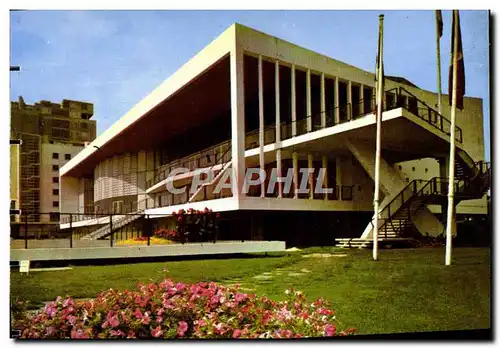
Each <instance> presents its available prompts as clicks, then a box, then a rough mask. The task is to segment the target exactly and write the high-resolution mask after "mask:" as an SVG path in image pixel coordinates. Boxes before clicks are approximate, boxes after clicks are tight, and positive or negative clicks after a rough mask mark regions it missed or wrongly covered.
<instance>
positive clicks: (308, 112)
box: [306, 69, 312, 132]
mask: <svg viewBox="0 0 500 348" xmlns="http://www.w3.org/2000/svg"><path fill="white" fill-rule="evenodd" d="M311 109H312V108H311V69H307V73H306V123H307V131H308V132H310V131H312V111H311Z"/></svg>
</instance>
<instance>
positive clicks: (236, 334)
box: [233, 329, 241, 338]
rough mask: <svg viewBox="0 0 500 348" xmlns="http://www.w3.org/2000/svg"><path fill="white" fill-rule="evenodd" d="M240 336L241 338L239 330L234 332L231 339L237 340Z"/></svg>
mask: <svg viewBox="0 0 500 348" xmlns="http://www.w3.org/2000/svg"><path fill="white" fill-rule="evenodd" d="M240 336H241V330H239V329H236V330H234V332H233V338H238V337H240Z"/></svg>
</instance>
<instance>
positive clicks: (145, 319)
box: [141, 312, 151, 325]
mask: <svg viewBox="0 0 500 348" xmlns="http://www.w3.org/2000/svg"><path fill="white" fill-rule="evenodd" d="M150 321H151V318H150V317H149V313H148V312H146V313H145V314H144V315H143V317H142V320H141V323H143V324H144V325H148V324H149V322H150Z"/></svg>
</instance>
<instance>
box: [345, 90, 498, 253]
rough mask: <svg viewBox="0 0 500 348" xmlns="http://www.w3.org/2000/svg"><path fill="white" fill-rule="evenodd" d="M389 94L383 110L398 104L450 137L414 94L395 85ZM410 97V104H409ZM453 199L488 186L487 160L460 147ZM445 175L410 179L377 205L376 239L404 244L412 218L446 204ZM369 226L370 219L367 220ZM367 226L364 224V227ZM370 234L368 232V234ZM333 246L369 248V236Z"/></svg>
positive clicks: (437, 116) (478, 192)
mask: <svg viewBox="0 0 500 348" xmlns="http://www.w3.org/2000/svg"><path fill="white" fill-rule="evenodd" d="M391 93H392V94H393V95H394V98H393V102H391V103H389V102H388V100H386V105H385V110H390V109H393V108H394V107H402V108H405V109H406V110H408V111H409V112H411V113H413V114H414V115H416V116H418V117H419V118H421V119H423V120H425V121H427V122H428V123H429V124H431V125H432V126H434V127H435V128H436V129H438V130H440V131H441V132H443V133H445V134H447V135H448V136H451V134H450V133H449V131H448V129H449V128H448V125H449V121H448V120H447V119H445V118H444V117H443V116H442V115H440V114H439V113H438V112H437V111H435V110H434V109H432V108H431V107H429V106H428V105H427V104H425V103H424V102H422V101H421V100H419V99H418V98H417V97H416V96H414V95H413V94H411V93H410V92H408V91H406V90H405V89H404V88H402V87H399V88H396V89H392V90H389V91H386V95H387V94H391ZM410 100H412V101H413V103H414V105H413V106H412V105H410V102H409V101H410ZM456 130H457V133H456V134H455V135H454V136H455V137H457V140H458V141H459V142H460V143H461V142H462V130H461V129H460V128H456ZM454 165H455V181H454V184H455V199H454V203H455V204H458V203H460V202H461V201H462V200H469V199H479V198H481V197H483V196H484V194H485V193H486V192H487V191H488V189H489V188H490V187H491V167H490V165H489V163H487V162H484V161H481V162H474V160H473V159H472V158H471V157H470V156H469V155H468V154H467V152H465V151H464V150H462V149H460V148H456V157H455V163H454ZM448 184H449V180H448V178H440V177H435V178H433V179H431V180H413V181H412V182H410V183H409V184H408V185H407V186H406V187H404V188H403V189H402V190H401V191H400V192H399V193H398V194H397V195H396V196H395V197H394V198H393V199H392V200H391V201H390V202H389V203H387V204H385V205H384V206H382V207H381V210H380V215H379V216H380V218H379V222H380V224H379V228H378V237H379V238H378V241H379V243H380V244H381V245H384V244H387V243H390V244H391V245H392V244H394V243H405V242H408V241H410V240H411V239H412V238H413V237H414V236H416V235H418V232H417V230H416V228H415V226H414V223H413V222H412V218H413V217H415V215H416V214H417V213H418V212H419V211H420V210H421V209H425V207H426V205H427V204H441V205H446V204H447V194H448ZM370 223H371V224H372V229H373V221H371V222H370ZM367 228H368V226H367ZM370 234H371V233H370ZM335 241H336V243H337V246H339V247H344V248H349V247H358V248H369V247H372V245H373V240H372V238H338V239H336V240H335Z"/></svg>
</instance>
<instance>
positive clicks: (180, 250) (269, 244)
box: [10, 241, 285, 261]
mask: <svg viewBox="0 0 500 348" xmlns="http://www.w3.org/2000/svg"><path fill="white" fill-rule="evenodd" d="M284 250H285V242H283V241H245V242H237V241H221V242H217V243H186V244H170V245H152V246H115V247H112V248H111V247H109V246H108V247H97V248H95V247H94V248H93V247H87V248H68V247H67V248H46V249H11V251H10V260H11V261H21V260H31V261H44V260H82V259H114V258H132V257H133V258H140V257H159V256H160V257H161V256H184V255H186V256H187V255H213V254H234V253H255V252H272V251H284Z"/></svg>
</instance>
